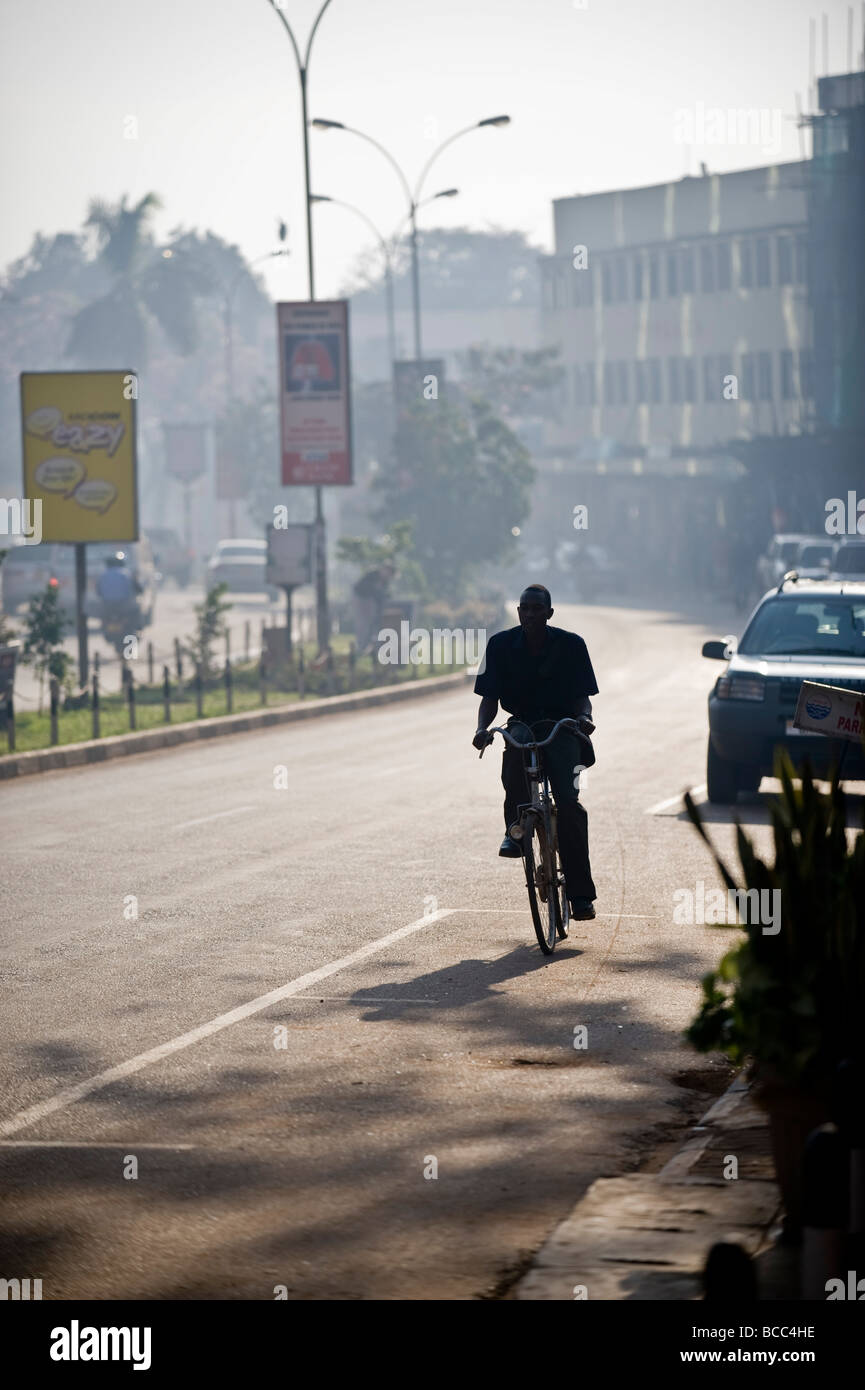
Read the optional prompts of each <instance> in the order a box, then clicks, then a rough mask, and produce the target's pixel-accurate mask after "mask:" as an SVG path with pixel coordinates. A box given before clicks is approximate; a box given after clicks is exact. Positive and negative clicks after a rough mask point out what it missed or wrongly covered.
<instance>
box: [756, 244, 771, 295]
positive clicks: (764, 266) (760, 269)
mask: <svg viewBox="0 0 865 1390" xmlns="http://www.w3.org/2000/svg"><path fill="white" fill-rule="evenodd" d="M754 260H755V265H756V271H757V284H758V286H759V287H760V288H761V289H764V288H765V287H766V286H767V285H771V283H772V275H771V268H770V264H769V238H768V237H767V236H758V237H757V238H756V240H755V242H754Z"/></svg>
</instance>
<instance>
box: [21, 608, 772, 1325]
mask: <svg viewBox="0 0 865 1390" xmlns="http://www.w3.org/2000/svg"><path fill="white" fill-rule="evenodd" d="M557 618H558V620H559V622H560V623H561V625H562V626H568V627H573V628H576V630H578V631H581V632H582V633H583V635H584V636H585V637H586V639H587V641H588V643H589V648H590V651H591V653H592V656H593V660H594V663H595V667H596V671H597V674H598V680H599V684H600V686H601V692H602V693H601V694H600V696H598V697H597V699H596V701H595V716H596V721H597V725H598V731H597V734H596V736H595V744H596V751H597V756H598V761H597V765H596V766H595V767H594V768H593V769H592V770H591V772H590V774H589V779H588V783H587V786H586V789H585V804H586V806H587V809H588V811H589V816H590V830H591V846H592V860H593V870H594V876H595V879H596V882H597V885H598V891H599V901H598V903H597V908H598V912H599V916H598V918H597V919H596V921H594V922H592V923H581V924H578V925H577V926H576V927H575V928H574V929H573V931H572V936H571V939H570V940H569V941H568V942H565V943H563V944H562V945H560V947H559V948H558V949H557V950H556V953H555V956H554V957H553V958H552V960H550V961H546V960H544V958H543V957H542V956H541V955H540V952H539V951H538V948H537V946H536V944H535V943H534V936H533V933H532V929H531V923H530V919H529V916H528V912H527V907H526V900H525V889H524V886H523V884H522V875H521V868H520V865H519V863H518V862H514V861H506V860H500V859H498V858H497V855H496V850H497V847H498V843H499V840H500V838H501V833H502V823H501V788H500V785H499V780H498V770H499V757H498V755H497V754H496V756H491V754H490V753H487V755H486V756H485V758H484V759H483V761H482V762H479V760H478V756H477V754H476V752H475V751H474V750H473V749H472V748H471V746H470V739H471V734H472V732H473V730H474V726H475V714H476V706H477V701H476V697H474V696H473V695H472V694H471V693H470V687H469V686H467V688H466V691H465V693H456V694H447V695H442V696H436V697H433V698H431V699H428V700H423V701H418V702H417V703H414V702H412V703H409V704H406V705H402V706H400V707H398V708H393V709H387V708H385V709H381V710H373V711H369V712H365V713H357V714H347V715H344V716H338V717H329V718H327V719H322V720H317V721H312V722H310V723H308V724H297V725H290V726H286V727H283V728H280V729H275V730H272V731H265V732H261V733H256V734H247V735H243V736H239V737H236V738H232V739H225V740H219V741H218V742H214V743H209V744H206V745H203V746H197V745H190V746H186V747H182V748H179V749H176V750H173V751H166V752H161V753H155V754H151V755H146V756H141V757H136V758H131V759H128V760H123V761H121V762H117V763H108V764H105V765H103V766H93V767H87V768H82V769H75V770H70V771H65V772H59V773H52V774H46V775H42V776H38V777H33V778H28V779H25V780H22V781H21V782H20V783H17V784H16V783H7V784H4V786H3V789H2V793H0V795H2V808H0V816H2V825H3V842H4V847H5V854H4V856H3V868H2V897H3V902H4V904H5V908H4V912H3V918H4V922H5V925H4V928H3V938H2V950H0V967H2V975H3V994H4V999H5V1003H4V1007H3V1011H2V1024H0V1030H2V1036H0V1082H2V1121H0V1188H2V1192H3V1216H2V1236H0V1266H2V1272H3V1274H4V1276H5V1277H13V1276H18V1277H21V1278H24V1277H28V1276H30V1277H33V1278H36V1277H41V1278H42V1279H43V1295H44V1297H45V1298H93V1299H112V1298H133V1299H148V1298H251V1299H272V1298H274V1296H275V1293H274V1290H276V1289H278V1288H279V1286H284V1287H285V1290H286V1291H287V1296H288V1297H289V1298H290V1299H310V1298H329V1299H369V1298H387V1299H407V1298H408V1299H433V1298H472V1297H481V1296H489V1294H490V1293H491V1292H492V1291H494V1290H496V1289H501V1288H502V1287H504V1286H505V1285H506V1284H507V1282H508V1279H509V1278H511V1277H512V1276H513V1274H514V1271H515V1270H517V1269H518V1268H519V1267H520V1265H521V1264H522V1263H523V1262H524V1261H525V1260H526V1259H527V1257H528V1256H529V1255H530V1254H531V1252H532V1251H534V1250H536V1249H537V1248H538V1246H539V1245H540V1244H541V1243H542V1242H543V1240H544V1238H545V1237H546V1236H547V1234H548V1233H549V1231H550V1230H551V1229H552V1227H553V1226H554V1225H555V1224H556V1223H557V1222H558V1221H559V1220H560V1219H561V1218H562V1217H563V1216H565V1215H566V1214H567V1213H568V1211H569V1210H570V1208H571V1206H572V1205H573V1203H574V1201H575V1200H576V1199H577V1198H578V1196H579V1195H580V1194H581V1193H582V1192H583V1191H584V1190H585V1188H586V1187H587V1186H588V1185H589V1184H590V1183H591V1182H592V1181H593V1180H594V1179H595V1178H596V1177H598V1176H614V1175H617V1174H619V1173H622V1172H625V1171H628V1170H629V1169H632V1168H633V1167H634V1166H635V1165H636V1164H637V1163H638V1162H639V1161H640V1160H641V1159H645V1158H646V1157H647V1156H650V1155H651V1154H652V1152H653V1151H655V1150H657V1149H658V1148H659V1147H660V1146H662V1145H664V1144H665V1143H667V1142H669V1140H670V1138H671V1136H672V1135H674V1134H675V1133H676V1132H678V1129H679V1128H680V1127H681V1125H682V1124H683V1122H684V1119H685V1118H686V1115H687V1113H688V1108H689V1105H690V1109H691V1112H692V1113H699V1108H700V1105H699V1102H700V1100H701V1097H700V1096H699V1095H698V1094H697V1091H698V1090H699V1088H700V1087H701V1085H703V1083H704V1081H705V1078H706V1074H707V1070H709V1063H708V1061H707V1059H706V1058H702V1057H699V1056H697V1055H695V1054H692V1053H690V1052H689V1051H688V1050H687V1049H686V1048H685V1047H684V1046H683V1044H682V1043H681V1040H680V1034H681V1029H682V1027H683V1026H684V1025H685V1023H686V1022H687V1020H688V1018H689V1016H690V1015H691V1013H692V1012H693V1009H694V1007H695V1004H696V1001H697V996H698V981H699V977H700V975H701V974H702V973H703V971H704V970H705V969H706V968H708V966H709V965H710V964H711V963H712V962H714V960H715V959H716V958H717V957H718V955H719V954H720V951H721V948H722V947H723V946H724V945H725V944H726V941H727V940H728V938H727V937H726V936H722V935H721V934H720V933H719V931H718V929H717V928H712V927H705V926H680V925H675V924H674V922H673V893H674V892H675V890H676V889H678V888H683V887H691V888H693V887H694V885H695V882H696V880H697V879H698V878H703V879H705V881H706V883H707V884H712V885H715V884H716V882H717V880H716V878H715V874H714V871H713V869H712V866H711V863H710V859H709V856H708V853H707V852H706V851H705V849H704V848H703V847H702V846H701V844H700V842H699V841H698V838H697V836H696V833H695V832H694V830H693V828H692V827H691V826H690V825H689V823H688V822H687V821H686V820H685V818H684V816H683V814H682V812H681V809H680V803H679V802H678V797H679V794H680V793H681V791H682V789H683V788H684V787H694V786H695V785H700V784H702V783H703V781H704V757H705V738H706V716H705V698H706V693H707V691H708V688H709V686H710V684H711V682H712V680H713V679H714V675H715V674H716V672H715V670H714V667H713V665H712V664H711V663H709V662H706V661H703V660H702V659H701V657H700V655H699V649H700V644H701V642H702V640H703V639H704V638H705V637H707V636H717V635H721V634H723V633H725V632H732V631H735V630H737V623H736V621H735V619H734V618H733V617H732V615H731V614H729V613H726V614H725V613H724V612H722V611H721V610H718V611H717V612H715V613H711V612H707V613H704V614H703V615H702V616H701V617H700V618H699V619H693V618H688V617H685V616H683V615H680V614H662V613H659V612H656V611H653V610H651V609H649V608H646V609H644V610H637V609H631V610H625V609H613V608H600V607H598V608H586V609H584V610H582V611H581V612H580V613H579V614H578V613H577V612H576V611H575V610H573V609H567V608H564V609H562V610H561V611H560V612H559V613H558V614H557ZM281 767H284V768H285V769H287V771H286V774H285V777H284V778H283V777H282V776H281V774H280V772H279V769H280V768H281ZM284 780H286V781H287V784H288V785H287V787H283V786H281V785H275V783H277V784H279V783H280V782H281V781H284ZM763 785H764V789H765V788H766V787H767V784H766V783H764V784H763ZM766 796H767V792H766V790H764V791H763V793H762V795H760V796H758V797H755V798H752V799H751V800H750V801H748V802H747V803H743V804H742V805H741V806H740V808H739V813H740V815H741V816H742V818H743V819H744V821H745V822H746V824H748V825H750V826H753V827H755V828H756V833H757V834H758V836H759V837H760V839H761V842H765V840H766V839H767V831H766V819H767V818H766V811H765V801H766ZM698 799H700V800H703V799H704V793H703V794H702V795H701V796H700V797H699V798H698ZM707 810H708V811H709V817H710V819H711V821H712V822H713V830H714V832H715V833H716V834H717V836H718V838H719V841H720V842H721V843H722V844H723V845H724V846H727V847H729V846H730V845H731V844H732V829H731V824H730V822H731V816H730V813H729V812H728V811H726V810H724V809H719V808H707ZM136 909H137V916H136V915H135V911H136ZM578 1025H585V1026H586V1027H587V1028H588V1047H587V1049H586V1050H575V1048H574V1046H573V1042H574V1029H575V1027H577V1026H578ZM721 1083H723V1077H721ZM689 1085H690V1087H691V1089H688V1087H689ZM695 1106H696V1107H697V1110H696V1112H694V1107H695ZM703 1108H705V1107H703ZM135 1171H137V1176H133V1175H132V1174H133V1173H134V1172H135ZM434 1173H435V1174H436V1175H435V1176H433V1174H434Z"/></svg>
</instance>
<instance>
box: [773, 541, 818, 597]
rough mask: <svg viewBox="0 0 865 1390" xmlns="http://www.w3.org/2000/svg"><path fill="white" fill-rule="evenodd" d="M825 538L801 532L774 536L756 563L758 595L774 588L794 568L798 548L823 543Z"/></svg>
mask: <svg viewBox="0 0 865 1390" xmlns="http://www.w3.org/2000/svg"><path fill="white" fill-rule="evenodd" d="M825 540H826V537H825V536H823V537H820V536H809V535H807V534H805V533H803V532H801V531H790V532H784V533H782V534H780V535H775V536H773V537H772V539H771V540H770V542H769V545H768V547H767V549H766V554H765V555H761V556H760V558H759V560H758V561H757V588H758V592H759V593H763V592H764V591H765V590H766V589H772V588H776V587H777V586H778V585H779V584H780V582H781V580H782V579H783V578H784V575H785V574H786V573H787V571H788V570H792V569H795V568H796V561H797V559H798V557H799V548H800V546H803V545H809V544H815V545H816V544H817V543H818V542H821V541H822V542H823V543H825Z"/></svg>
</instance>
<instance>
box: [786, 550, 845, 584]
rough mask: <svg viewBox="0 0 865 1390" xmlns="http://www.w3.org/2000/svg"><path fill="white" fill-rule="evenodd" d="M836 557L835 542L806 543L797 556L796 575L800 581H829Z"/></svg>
mask: <svg viewBox="0 0 865 1390" xmlns="http://www.w3.org/2000/svg"><path fill="white" fill-rule="evenodd" d="M834 555H835V542H834V541H805V542H803V543H802V544H801V545H800V546H799V550H798V552H797V555H796V564H795V570H796V573H797V574H798V576H799V578H800V579H828V577H829V572H830V570H831V569H832V560H833V557H834ZM782 578H783V576H782Z"/></svg>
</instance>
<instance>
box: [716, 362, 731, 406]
mask: <svg viewBox="0 0 865 1390" xmlns="http://www.w3.org/2000/svg"><path fill="white" fill-rule="evenodd" d="M732 375H733V357H732V354H731V353H729V352H722V353H721V354H720V356H719V358H718V391H719V393H720V396H721V400H722V401H723V400H726V397H725V395H724V382H725V381H726V379H727V377H730V376H732Z"/></svg>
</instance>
